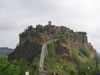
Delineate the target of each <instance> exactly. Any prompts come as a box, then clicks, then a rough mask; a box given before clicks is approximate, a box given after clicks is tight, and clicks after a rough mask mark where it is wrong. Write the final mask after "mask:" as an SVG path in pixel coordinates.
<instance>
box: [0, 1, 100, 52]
mask: <svg viewBox="0 0 100 75" xmlns="http://www.w3.org/2000/svg"><path fill="white" fill-rule="evenodd" d="M99 2H100V1H99V0H98V1H97V2H96V1H94V0H91V1H90V0H83V1H82V0H74V1H73V0H0V34H1V35H2V38H0V41H1V40H4V41H2V42H3V43H7V46H9V47H11V46H12V45H13V47H15V46H16V44H17V43H18V39H19V38H18V34H19V33H20V32H22V31H23V30H24V28H26V27H27V26H28V25H30V24H32V25H33V26H35V25H36V24H38V23H40V24H44V25H45V24H46V23H47V21H48V20H52V21H53V24H55V25H65V26H67V27H70V28H71V29H74V30H75V31H86V32H87V33H88V35H89V41H91V42H93V45H94V47H95V48H97V50H98V51H99V49H100V47H98V44H100V41H98V43H95V41H94V40H95V39H97V40H99V37H100V35H99V34H98V32H99V30H100V26H99V24H100V23H99V19H100V18H99V17H100V14H99V11H100V9H97V8H99V7H98V6H99V4H98V3H99ZM97 11H98V12H97ZM97 28H98V29H97ZM95 31H96V33H95ZM2 33H3V34H2ZM8 34H10V36H9V39H6V38H3V37H7V35H8ZM15 34H16V35H15ZM5 39H6V40H5ZM8 40H14V42H12V43H11V44H9V43H10V41H8ZM16 40H17V41H16ZM0 46H2V45H0ZM99 52H100V51H99Z"/></svg>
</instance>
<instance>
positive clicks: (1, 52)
mask: <svg viewBox="0 0 100 75" xmlns="http://www.w3.org/2000/svg"><path fill="white" fill-rule="evenodd" d="M13 51H14V49H11V48H8V47H0V56H2V57H5V56H7V55H8V54H10V53H11V52H13Z"/></svg>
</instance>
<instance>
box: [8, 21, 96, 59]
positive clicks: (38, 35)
mask: <svg viewBox="0 0 100 75" xmlns="http://www.w3.org/2000/svg"><path fill="white" fill-rule="evenodd" d="M59 36H64V37H65V38H67V37H68V39H67V41H65V40H64V41H62V42H61V43H60V44H59V45H58V48H59V49H61V51H60V52H61V53H63V55H65V56H71V54H70V53H71V49H72V48H75V49H77V50H80V49H81V48H83V49H84V50H88V51H89V52H90V54H91V57H94V56H95V49H94V48H93V46H92V45H91V44H90V43H88V39H87V34H86V33H85V32H74V31H73V30H71V29H70V28H67V27H64V26H55V25H52V23H51V22H49V24H48V25H45V26H43V25H40V24H39V25H37V26H36V28H33V27H32V26H30V27H28V29H26V30H25V31H24V32H23V33H21V34H20V42H19V45H18V46H17V47H16V49H15V51H14V52H13V53H11V54H10V55H9V60H13V59H22V58H26V59H33V58H34V57H36V56H39V55H40V52H41V47H42V45H43V44H44V43H45V42H46V41H48V40H50V39H62V37H59Z"/></svg>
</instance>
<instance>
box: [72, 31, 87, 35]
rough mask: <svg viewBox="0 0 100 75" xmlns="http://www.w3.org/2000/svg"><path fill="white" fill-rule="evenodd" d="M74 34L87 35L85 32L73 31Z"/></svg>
mask: <svg viewBox="0 0 100 75" xmlns="http://www.w3.org/2000/svg"><path fill="white" fill-rule="evenodd" d="M74 33H75V34H80V35H87V33H86V32H74Z"/></svg>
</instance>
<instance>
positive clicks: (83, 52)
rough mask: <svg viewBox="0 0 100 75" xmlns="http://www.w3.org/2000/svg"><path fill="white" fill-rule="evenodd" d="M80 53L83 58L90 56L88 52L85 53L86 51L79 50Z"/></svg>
mask: <svg viewBox="0 0 100 75" xmlns="http://www.w3.org/2000/svg"><path fill="white" fill-rule="evenodd" d="M80 52H81V53H82V54H83V55H84V56H86V57H89V56H90V54H89V52H88V51H87V50H85V49H82V48H81V49H80Z"/></svg>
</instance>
